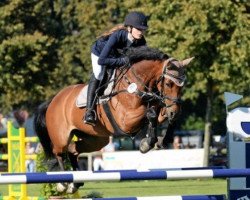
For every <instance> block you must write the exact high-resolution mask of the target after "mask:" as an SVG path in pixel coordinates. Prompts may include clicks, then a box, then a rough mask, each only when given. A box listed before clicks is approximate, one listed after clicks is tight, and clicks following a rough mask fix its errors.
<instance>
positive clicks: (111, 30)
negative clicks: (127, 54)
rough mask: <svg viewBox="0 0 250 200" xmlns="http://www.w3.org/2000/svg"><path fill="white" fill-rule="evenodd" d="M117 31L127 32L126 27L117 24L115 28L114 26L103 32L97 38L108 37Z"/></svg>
mask: <svg viewBox="0 0 250 200" xmlns="http://www.w3.org/2000/svg"><path fill="white" fill-rule="evenodd" d="M118 30H127V27H126V26H124V24H117V25H116V26H114V27H113V28H111V29H110V30H108V31H105V32H104V33H102V34H101V35H99V36H98V37H97V38H101V37H107V36H110V35H111V34H112V33H114V32H115V31H118Z"/></svg>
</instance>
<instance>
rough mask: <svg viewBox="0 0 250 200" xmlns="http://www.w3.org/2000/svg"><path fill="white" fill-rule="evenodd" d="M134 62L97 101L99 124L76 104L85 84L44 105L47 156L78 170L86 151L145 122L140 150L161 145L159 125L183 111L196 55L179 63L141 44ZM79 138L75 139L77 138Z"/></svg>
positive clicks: (39, 118) (39, 125) (39, 122)
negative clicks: (189, 71) (85, 118)
mask: <svg viewBox="0 0 250 200" xmlns="http://www.w3.org/2000/svg"><path fill="white" fill-rule="evenodd" d="M127 56H128V58H129V60H130V66H125V67H122V68H120V69H117V70H116V73H115V74H116V75H115V78H114V79H113V80H112V81H113V82H114V86H113V90H112V92H111V93H110V95H109V97H110V98H109V100H107V101H106V102H104V103H102V104H98V105H97V108H96V110H97V123H96V126H91V125H87V124H84V123H83V120H82V119H83V116H84V113H85V111H86V109H85V108H78V107H77V106H76V99H77V96H78V94H79V92H80V91H81V90H82V89H83V87H84V86H85V85H84V84H77V85H71V86H68V87H66V88H64V89H63V90H61V91H60V92H59V93H58V94H56V95H55V96H54V97H53V99H52V100H50V101H48V102H46V103H44V104H42V105H40V107H39V108H38V109H37V112H36V113H35V119H34V127H35V131H36V133H37V135H38V137H39V139H40V142H41V144H42V146H43V149H44V152H45V154H46V156H47V158H51V157H54V158H56V159H57V162H58V164H59V167H60V170H62V171H63V170H65V167H64V162H63V160H64V158H65V155H67V156H68V158H69V160H70V163H71V165H72V169H73V170H78V169H79V168H78V163H77V158H78V155H79V154H80V153H83V152H85V153H86V152H94V151H98V150H100V149H101V148H103V147H104V146H105V145H107V144H108V142H109V137H110V136H112V135H114V134H115V133H120V134H126V135H128V136H131V137H132V136H135V135H136V134H137V133H138V132H139V131H140V130H141V129H142V128H143V127H145V125H147V126H148V128H147V129H148V130H151V131H149V133H148V134H147V135H146V134H145V138H143V139H142V140H141V143H140V151H141V152H142V153H146V152H148V151H149V150H151V149H152V148H154V147H155V145H157V146H158V147H164V146H165V145H166V144H164V141H165V140H164V138H163V140H161V141H158V138H157V134H156V127H157V125H158V124H160V123H162V122H163V121H164V120H168V121H169V123H171V122H172V121H173V120H174V119H175V118H176V117H177V114H178V113H179V111H180V100H181V99H180V97H181V89H182V87H183V85H184V81H185V77H186V76H185V68H186V66H187V65H188V64H189V63H190V61H191V60H192V59H193V58H189V59H186V60H183V61H178V60H176V59H174V58H169V57H168V55H166V54H164V53H163V52H161V51H159V50H157V49H153V48H149V47H141V48H135V49H131V50H130V51H128V53H127ZM74 135H76V136H77V137H78V138H79V139H78V140H77V141H73V140H72V138H73V136H74ZM57 186H58V188H57V189H58V190H60V191H65V190H67V192H68V193H74V192H75V191H77V189H78V188H79V187H80V185H79V184H73V183H71V184H67V183H59V184H58V185H57Z"/></svg>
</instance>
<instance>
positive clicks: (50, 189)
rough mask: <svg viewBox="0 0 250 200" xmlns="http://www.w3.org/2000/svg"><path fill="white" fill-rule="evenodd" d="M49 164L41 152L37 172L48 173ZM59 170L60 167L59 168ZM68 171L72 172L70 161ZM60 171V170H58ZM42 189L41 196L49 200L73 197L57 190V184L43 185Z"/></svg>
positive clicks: (38, 157)
mask: <svg viewBox="0 0 250 200" xmlns="http://www.w3.org/2000/svg"><path fill="white" fill-rule="evenodd" d="M48 163H49V161H48V160H47V159H45V155H44V152H43V151H40V152H39V153H38V154H37V160H36V169H37V172H48V171H49V169H48ZM57 168H58V166H57ZM66 170H68V171H69V170H71V168H70V163H69V161H68V160H66ZM58 171H59V170H58ZM42 185H43V186H42V188H41V191H40V193H41V196H43V197H45V198H47V199H49V198H50V197H52V196H63V197H72V195H68V194H65V193H60V192H58V191H57V190H56V184H55V183H46V184H42Z"/></svg>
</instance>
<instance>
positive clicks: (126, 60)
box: [122, 56, 130, 66]
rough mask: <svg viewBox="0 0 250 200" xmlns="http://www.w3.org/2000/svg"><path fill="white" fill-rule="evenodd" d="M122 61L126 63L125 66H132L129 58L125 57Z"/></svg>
mask: <svg viewBox="0 0 250 200" xmlns="http://www.w3.org/2000/svg"><path fill="white" fill-rule="evenodd" d="M122 60H123V62H124V66H129V65H130V62H129V58H128V57H127V56H126V57H123V58H122Z"/></svg>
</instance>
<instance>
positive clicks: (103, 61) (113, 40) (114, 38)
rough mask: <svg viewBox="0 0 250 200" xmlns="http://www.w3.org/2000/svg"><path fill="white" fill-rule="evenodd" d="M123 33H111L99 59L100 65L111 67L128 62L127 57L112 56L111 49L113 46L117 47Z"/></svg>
mask: <svg viewBox="0 0 250 200" xmlns="http://www.w3.org/2000/svg"><path fill="white" fill-rule="evenodd" d="M121 37H123V35H122V34H121V32H115V33H113V34H111V35H110V37H109V39H108V41H107V43H106V45H105V47H104V48H103V49H102V52H101V54H100V56H99V59H98V64H99V65H106V66H109V67H113V66H114V67H119V66H123V65H125V64H126V59H125V58H115V57H113V58H112V57H110V54H111V51H112V49H113V48H117V45H118V44H119V41H120V40H121Z"/></svg>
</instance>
